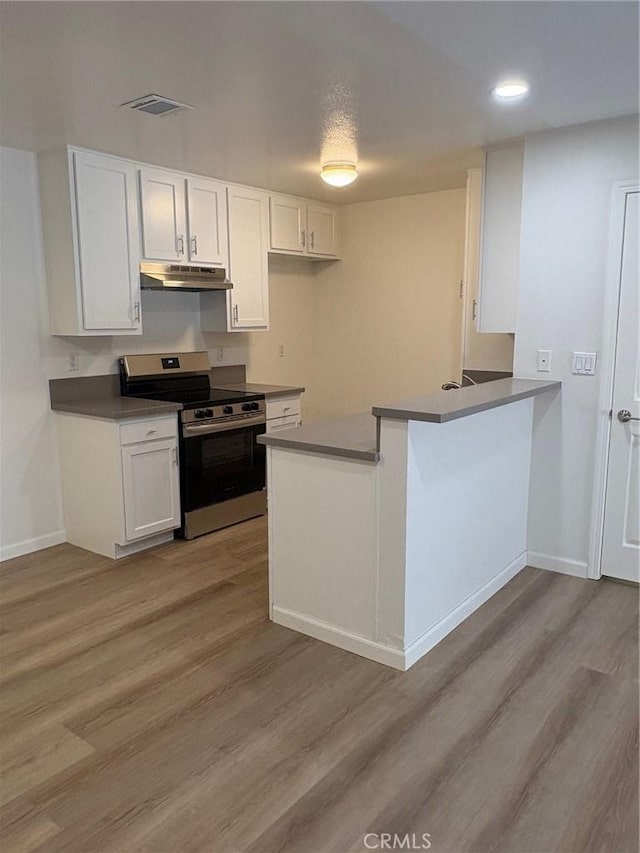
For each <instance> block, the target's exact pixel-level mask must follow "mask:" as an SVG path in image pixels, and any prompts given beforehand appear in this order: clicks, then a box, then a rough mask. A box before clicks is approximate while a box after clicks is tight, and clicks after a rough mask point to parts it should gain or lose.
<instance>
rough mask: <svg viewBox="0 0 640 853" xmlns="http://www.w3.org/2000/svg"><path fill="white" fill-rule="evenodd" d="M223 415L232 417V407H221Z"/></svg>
mask: <svg viewBox="0 0 640 853" xmlns="http://www.w3.org/2000/svg"><path fill="white" fill-rule="evenodd" d="M222 414H223V415H232V414H233V406H223V407H222Z"/></svg>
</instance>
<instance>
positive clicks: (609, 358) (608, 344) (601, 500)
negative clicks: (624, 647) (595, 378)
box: [587, 181, 640, 580]
mask: <svg viewBox="0 0 640 853" xmlns="http://www.w3.org/2000/svg"><path fill="white" fill-rule="evenodd" d="M637 192H640V183H639V182H638V181H621V182H619V183H616V184H614V187H613V193H612V199H611V215H610V222H609V249H608V257H607V273H606V287H605V303H604V324H603V338H602V352H601V357H600V370H601V376H602V381H601V383H600V396H599V402H598V426H597V434H596V458H595V463H596V464H595V481H594V490H593V500H592V510H591V535H590V541H589V562H588V566H587V577H589V578H592V579H594V580H597V579H598V578H600V577H601V576H602V543H603V538H604V513H605V498H606V490H607V472H608V468H609V443H610V439H611V424H612V420H611V417H610V415H609V413H610V412H611V408H612V405H613V383H614V378H615V356H616V346H617V343H618V313H619V308H620V287H621V283H622V282H621V276H622V250H623V241H624V223H625V213H626V207H627V197H628V196H629V195H631V194H632V193H637Z"/></svg>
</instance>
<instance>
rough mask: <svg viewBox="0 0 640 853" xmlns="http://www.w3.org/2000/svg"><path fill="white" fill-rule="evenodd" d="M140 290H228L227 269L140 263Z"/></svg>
mask: <svg viewBox="0 0 640 853" xmlns="http://www.w3.org/2000/svg"><path fill="white" fill-rule="evenodd" d="M140 287H141V288H142V290H190V291H207V290H230V289H231V288H232V287H233V284H232V283H231V282H230V281H229V279H228V278H227V271H226V270H223V269H220V268H217V269H211V268H210V267H195V266H188V265H187V264H140Z"/></svg>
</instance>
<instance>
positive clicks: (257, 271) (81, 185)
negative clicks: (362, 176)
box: [39, 147, 338, 336]
mask: <svg viewBox="0 0 640 853" xmlns="http://www.w3.org/2000/svg"><path fill="white" fill-rule="evenodd" d="M39 168H40V189H41V199H42V215H43V232H44V244H45V256H46V264H47V284H48V292H49V306H50V318H51V333H52V334H53V335H69V336H81V335H85V336H91V335H139V334H142V307H141V306H142V303H141V300H140V263H141V262H144V261H147V262H151V263H161V262H165V263H169V264H180V265H184V264H187V265H191V266H194V267H204V268H212V269H215V268H218V269H225V270H227V271H228V277H229V278H230V279H231V281H232V282H233V289H232V290H227V291H226V292H219V293H215V294H209V293H207V294H203V298H202V300H201V317H202V328H203V330H205V331H265V330H267V329H268V328H269V277H268V254H269V252H275V253H278V254H291V255H298V256H303V257H308V258H310V259H311V260H323V259H324V260H331V259H336V258H337V251H338V233H337V220H338V214H337V208H335V207H332V206H329V205H321V204H319V203H317V202H312V201H307V200H304V199H293V198H292V197H289V196H279V195H276V194H270V193H269V192H268V191H267V190H259V189H253V188H251V187H245V186H242V185H237V184H228V183H226V182H221V181H217V180H214V179H213V178H209V177H204V176H201V175H192V174H188V173H184V172H176V171H173V170H169V169H163V168H158V167H156V166H153V165H149V164H146V163H139V162H134V161H129V160H126V159H123V158H120V157H111V156H108V155H105V154H100V153H97V152H93V151H86V150H83V149H79V148H74V147H67V148H64V149H61V150H56V151H48V152H43V153H41V154H40V155H39ZM280 199H287V200H288V202H287V204H281V203H280V201H279V200H280ZM290 203H294V206H297V210H298V213H297V220H295V219H294V217H292V215H291V213H290ZM271 217H273V222H272V221H271ZM292 223H293V231H292V230H291V229H292ZM289 232H291V233H289ZM272 236H273V237H274V239H271V238H272ZM301 244H302V245H301Z"/></svg>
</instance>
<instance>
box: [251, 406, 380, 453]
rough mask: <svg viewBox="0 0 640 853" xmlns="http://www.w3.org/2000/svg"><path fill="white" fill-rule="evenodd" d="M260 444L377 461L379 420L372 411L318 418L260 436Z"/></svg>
mask: <svg viewBox="0 0 640 853" xmlns="http://www.w3.org/2000/svg"><path fill="white" fill-rule="evenodd" d="M258 441H259V442H260V444H266V445H267V446H268V447H284V448H288V449H290V450H302V451H304V452H306V453H322V454H324V455H326V456H342V457H347V458H348V459H361V460H365V461H366V462H377V461H378V451H377V450H376V419H375V418H374V417H372V416H371V413H370V412H362V413H361V414H358V415H349V416H348V417H346V418H334V419H332V420H328V421H316V422H315V423H312V424H308V425H306V426H301V427H293V428H292V429H285V430H279V431H278V432H275V433H267V434H266V435H261V436H259V437H258Z"/></svg>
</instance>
